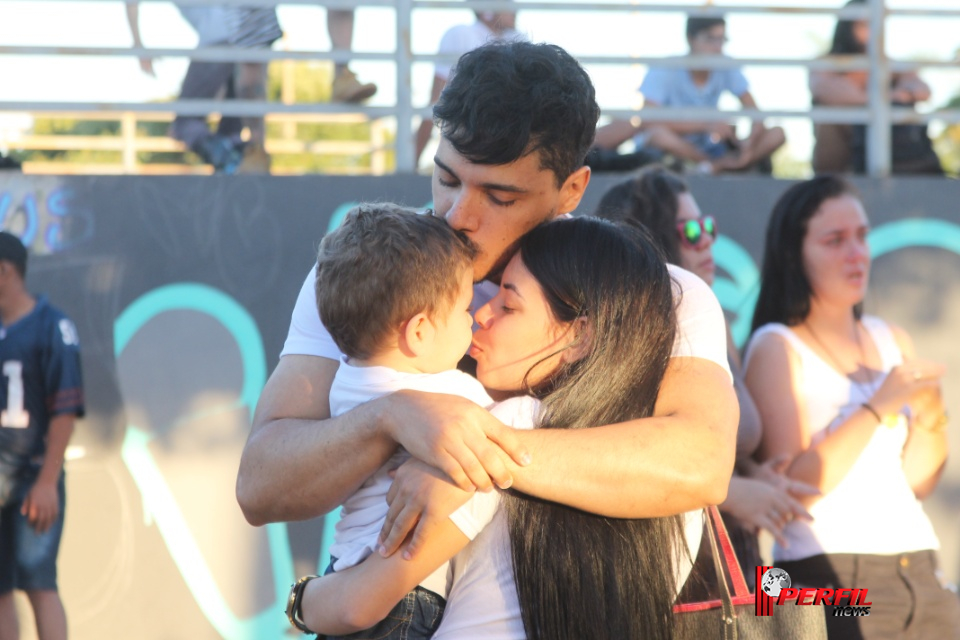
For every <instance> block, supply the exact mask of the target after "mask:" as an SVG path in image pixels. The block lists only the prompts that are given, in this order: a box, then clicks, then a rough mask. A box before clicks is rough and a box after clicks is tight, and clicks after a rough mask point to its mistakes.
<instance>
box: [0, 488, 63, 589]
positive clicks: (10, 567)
mask: <svg viewBox="0 0 960 640" xmlns="http://www.w3.org/2000/svg"><path fill="white" fill-rule="evenodd" d="M31 486H33V483H32V482H26V483H23V484H22V485H21V486H20V487H19V491H18V494H17V496H16V499H14V500H13V501H12V502H11V503H10V504H8V505H7V506H5V507H4V508H3V509H0V594H2V593H8V592H10V591H13V590H14V589H19V590H22V591H56V590H57V553H58V552H59V550H60V537H61V534H62V533H63V515H64V508H65V506H66V497H67V496H66V490H65V487H64V477H63V473H61V474H60V480H59V481H58V482H57V492H58V494H59V495H60V514H59V515H58V516H57V519H56V520H55V521H54V523H53V524H52V525H51V526H50V528H49V529H47V530H46V531H44V532H43V533H37V532H36V531H35V530H34V528H33V527H32V526H30V523H29V522H27V517H26V516H24V515H22V514H21V513H20V506H21V504H22V503H23V500H24V498H26V496H27V493H28V492H29V491H30V487H31Z"/></svg>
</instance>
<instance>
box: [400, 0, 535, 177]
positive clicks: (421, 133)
mask: <svg viewBox="0 0 960 640" xmlns="http://www.w3.org/2000/svg"><path fill="white" fill-rule="evenodd" d="M474 14H475V15H476V16H477V19H476V21H475V22H473V24H458V25H456V26H454V27H450V28H449V29H447V31H446V33H444V34H443V37H442V38H440V46H439V48H438V50H437V55H455V56H462V55H463V54H465V53H466V52H468V51H473V50H474V49H476V48H477V47H479V46H481V45H483V44H486V43H487V42H491V41H494V40H517V39H520V40H526V39H527V37H526V36H525V35H524V34H522V33H520V32H519V31H517V30H516V29H515V26H516V22H517V14H516V12H515V11H474ZM454 64H455V63H451V62H444V61H439V62H437V63H436V64H435V65H434V67H433V69H434V71H433V88H432V89H431V90H430V104H431V105H434V104H436V103H437V101H438V100H439V99H440V93H441V92H442V91H443V88H444V87H445V86H447V82H448V81H449V80H450V76H451V75H452V74H453V67H454ZM432 133H433V119H432V118H424V119H423V122H421V123H420V128H419V129H417V137H416V155H415V156H414V163H415V164H420V156H422V155H423V150H424V149H425V148H426V146H427V143H429V142H430V136H431V134H432Z"/></svg>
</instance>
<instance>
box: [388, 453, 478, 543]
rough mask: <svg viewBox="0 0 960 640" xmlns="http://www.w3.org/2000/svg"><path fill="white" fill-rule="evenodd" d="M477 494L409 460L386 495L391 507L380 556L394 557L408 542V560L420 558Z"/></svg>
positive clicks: (443, 475)
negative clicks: (421, 550)
mask: <svg viewBox="0 0 960 640" xmlns="http://www.w3.org/2000/svg"><path fill="white" fill-rule="evenodd" d="M474 493H475V492H474V491H464V490H463V489H461V488H460V487H458V486H456V485H455V484H453V482H452V481H451V480H450V478H449V477H448V476H447V475H446V474H445V473H443V472H442V471H440V470H439V469H437V468H436V467H432V466H430V465H428V464H426V463H425V462H421V461H420V460H417V459H416V458H411V459H410V460H408V461H406V462H405V463H403V464H402V465H400V467H399V468H398V469H397V470H396V472H395V473H394V477H393V484H391V485H390V491H388V492H387V504H388V505H389V506H390V508H389V510H388V511H387V517H386V520H384V523H383V528H382V529H381V531H380V547H381V549H380V553H381V555H383V556H389V555H392V554H393V553H395V552H396V551H397V549H399V547H400V545H401V544H402V543H403V542H404V541H405V540H406V544H405V545H404V552H403V557H404V558H405V559H408V560H409V559H410V558H412V557H413V556H415V555H417V553H418V552H419V551H420V549H422V548H423V547H424V545H426V543H427V541H428V540H429V539H430V538H431V537H432V536H433V535H434V532H435V531H436V530H437V529H439V528H441V527H442V526H443V525H444V524H445V523H446V522H449V519H450V516H451V515H452V514H453V512H455V511H456V510H457V509H459V508H460V507H461V506H463V505H464V504H466V503H467V501H468V500H470V498H471V497H473V495H474ZM411 531H413V533H412V534H410V532H411Z"/></svg>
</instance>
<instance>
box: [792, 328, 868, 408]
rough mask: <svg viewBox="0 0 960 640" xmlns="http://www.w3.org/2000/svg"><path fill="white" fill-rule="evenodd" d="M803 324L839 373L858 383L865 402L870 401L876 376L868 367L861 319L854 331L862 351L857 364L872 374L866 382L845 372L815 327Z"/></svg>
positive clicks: (857, 385) (853, 382)
mask: <svg viewBox="0 0 960 640" xmlns="http://www.w3.org/2000/svg"><path fill="white" fill-rule="evenodd" d="M803 324H804V326H806V327H807V331H809V332H810V335H811V336H812V337H813V339H814V341H815V342H816V343H817V344H818V345H820V348H821V349H822V350H823V352H824V353H825V354H827V357H828V358H829V359H830V362H831V364H833V366H834V368H835V369H836V370H837V371H838V372H839V373H841V374H843V375H844V377H846V378H847V380H849V381H850V382H851V383H852V384H854V385H856V387H857V388H858V389H859V390H860V392H861V393H862V394H863V401H864V402H869V401H870V398H871V396H872V395H873V393H871V389H873V383H874V382H875V381H876V377H875V376H874V375H873V374H872V373H871V372H870V368H869V367H867V357H866V354H865V352H864V350H863V342H862V341H861V340H860V321H859V320H858V321H857V323H856V325H855V326H854V331H855V332H856V334H857V349H858V350H859V351H860V361H859V362H857V365H858V366H859V367H862V368H863V370H864V372H866V373H867V375H868V376H870V379H869V380H868V381H867V382H866V383H863V382H860V381H859V380H856V379H855V378H853V377H851V375H850V374H849V373H844V372H843V366H842V365H841V364H840V361H839V360H837V359H836V358H835V357H834V356H833V354H832V353H831V352H830V350H829V349H827V345H825V344H824V343H823V340H821V339H820V336H818V335H817V332H816V331H814V330H813V327H812V326H810V323H809V322H804V323H803Z"/></svg>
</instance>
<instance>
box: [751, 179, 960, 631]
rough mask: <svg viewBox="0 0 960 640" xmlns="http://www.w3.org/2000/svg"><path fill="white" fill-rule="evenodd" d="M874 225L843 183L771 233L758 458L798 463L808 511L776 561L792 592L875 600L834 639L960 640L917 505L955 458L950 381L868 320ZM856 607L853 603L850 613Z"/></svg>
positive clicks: (759, 350)
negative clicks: (944, 383) (855, 593)
mask: <svg viewBox="0 0 960 640" xmlns="http://www.w3.org/2000/svg"><path fill="white" fill-rule="evenodd" d="M868 231H869V222H868V220H867V215H866V213H865V211H864V209H863V205H862V204H861V202H860V200H859V198H858V197H857V195H856V193H855V192H854V191H853V190H852V188H851V187H850V186H849V185H848V184H847V183H846V182H844V181H843V180H841V179H839V178H837V177H834V176H821V177H817V178H814V179H812V180H807V181H806V182H801V183H799V184H796V185H794V186H792V187H790V188H789V189H787V191H786V192H785V193H784V194H783V196H781V198H780V199H779V200H778V201H777V203H776V204H775V205H774V208H773V213H772V214H771V217H770V222H769V224H768V226H767V237H766V246H765V248H764V256H763V268H762V273H761V284H760V296H759V300H758V302H757V307H756V311H755V312H754V316H753V334H752V336H751V339H750V343H749V345H748V350H747V357H746V383H747V387H748V388H749V389H750V392H751V394H752V395H753V398H754V400H755V401H756V403H757V407H758V408H759V410H760V415H761V417H762V418H763V438H762V441H761V444H760V454H761V456H762V457H764V458H770V457H774V456H783V455H786V456H789V457H790V460H791V462H790V465H789V467H788V468H787V475H788V476H789V477H791V478H795V479H797V480H801V481H803V482H807V483H809V484H812V485H814V486H816V487H818V488H819V489H820V491H821V492H822V495H821V496H811V497H808V498H805V499H804V501H805V502H806V504H807V505H808V506H809V510H810V513H811V514H812V515H813V520H812V521H809V522H807V521H800V520H794V521H793V522H791V523H789V524H788V525H787V526H786V528H785V530H784V537H785V538H786V541H787V543H788V544H786V545H781V544H778V545H775V546H774V550H773V559H774V563H775V564H776V566H777V567H780V568H782V569H784V570H786V571H787V573H788V574H789V575H790V577H791V579H792V581H793V586H794V587H795V588H802V587H811V588H813V587H830V588H834V589H841V588H844V589H851V588H860V589H869V595H870V598H869V600H870V601H871V602H872V607H871V613H870V616H869V617H856V618H853V617H834V615H833V608H834V607H831V606H827V607H824V611H825V615H826V616H827V617H826V621H827V629H828V633H829V635H830V637H831V638H843V639H844V640H846V639H848V638H894V637H896V638H905V637H910V638H958V637H960V602H958V600H957V596H956V594H955V593H953V592H951V591H949V590H947V589H946V588H945V587H943V586H942V585H941V583H940V581H939V579H938V573H939V572H938V569H937V557H936V550H937V549H939V546H940V543H939V540H938V539H937V535H936V533H935V532H934V530H933V526H932V525H931V523H930V520H929V519H928V518H927V516H926V514H925V513H924V511H923V507H922V505H921V503H920V500H922V499H923V498H925V497H926V496H928V495H929V494H930V493H931V492H932V491H933V489H934V487H935V486H936V484H937V481H938V480H939V478H940V474H941V472H942V470H943V466H944V463H945V462H946V456H947V438H946V424H947V416H946V412H945V410H944V404H943V399H942V397H941V376H942V374H943V367H942V366H941V365H938V364H936V363H933V362H930V361H926V360H921V359H919V358H917V357H916V355H915V354H914V349H913V344H912V341H911V340H910V337H909V336H908V335H907V334H906V332H904V331H903V330H902V329H900V328H898V327H896V326H894V325H891V324H889V323H887V322H885V321H883V320H881V319H880V318H877V317H874V316H869V315H866V314H864V313H863V299H864V296H865V295H866V292H867V285H868V282H869V277H870V251H869V245H868V242H867V234H868ZM842 604H846V603H841V606H842Z"/></svg>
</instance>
